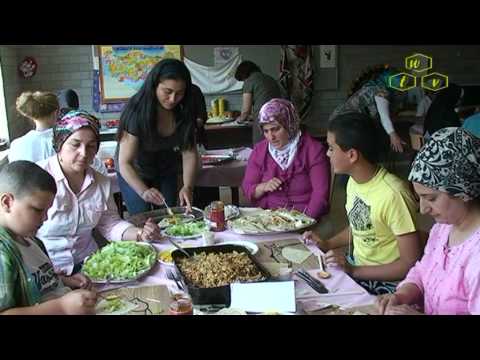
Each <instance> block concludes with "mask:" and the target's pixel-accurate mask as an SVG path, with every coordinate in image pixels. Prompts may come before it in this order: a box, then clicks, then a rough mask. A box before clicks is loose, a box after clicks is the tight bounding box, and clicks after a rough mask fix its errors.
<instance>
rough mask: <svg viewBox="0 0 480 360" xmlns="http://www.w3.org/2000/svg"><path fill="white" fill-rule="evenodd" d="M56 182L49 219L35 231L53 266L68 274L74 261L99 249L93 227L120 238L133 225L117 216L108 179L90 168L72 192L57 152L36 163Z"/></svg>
mask: <svg viewBox="0 0 480 360" xmlns="http://www.w3.org/2000/svg"><path fill="white" fill-rule="evenodd" d="M37 164H38V165H39V166H40V167H41V168H43V169H45V170H46V171H48V172H49V173H50V174H51V175H52V176H53V177H54V178H55V182H56V184H57V195H56V196H55V200H54V201H53V205H52V207H51V208H50V209H49V210H48V219H47V220H46V221H45V222H44V223H43V225H42V227H41V228H40V229H39V230H38V232H37V237H38V238H39V239H40V240H41V241H42V242H43V243H44V244H45V247H46V248H47V250H48V254H49V256H50V259H51V260H52V263H53V265H54V267H55V268H56V269H59V270H63V271H65V272H66V273H67V274H68V275H69V274H71V272H72V270H73V267H74V265H75V264H78V263H80V262H82V261H83V260H84V259H85V258H86V257H87V256H89V255H90V254H92V253H93V252H94V251H95V250H97V249H98V246H97V244H96V242H95V240H94V239H93V235H92V230H93V229H94V228H96V229H97V230H98V231H99V232H100V234H102V236H103V237H105V238H106V239H107V240H109V241H120V240H121V239H122V235H123V233H124V232H125V230H127V229H128V228H130V227H132V226H134V225H133V224H131V223H129V222H127V221H124V220H122V219H121V218H120V216H119V215H118V211H117V206H116V205H115V201H114V200H113V194H112V191H111V181H110V179H109V178H108V177H106V176H104V175H102V174H100V173H99V172H97V171H95V170H93V169H92V168H88V169H87V173H86V176H85V180H84V182H83V184H82V188H81V190H80V192H79V193H78V194H75V193H74V192H73V191H72V190H71V188H70V186H69V184H68V181H67V178H66V177H65V175H64V174H63V171H62V169H61V167H60V164H59V162H58V158H57V155H54V156H52V157H50V158H48V159H45V160H42V161H39V162H38V163H37Z"/></svg>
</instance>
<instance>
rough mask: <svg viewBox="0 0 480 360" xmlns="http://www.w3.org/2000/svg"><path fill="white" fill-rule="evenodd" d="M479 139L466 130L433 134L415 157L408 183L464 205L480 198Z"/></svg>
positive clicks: (439, 131)
mask: <svg viewBox="0 0 480 360" xmlns="http://www.w3.org/2000/svg"><path fill="white" fill-rule="evenodd" d="M479 165H480V139H479V138H477V137H476V136H475V135H472V134H470V133H469V132H468V131H465V129H462V128H457V127H447V128H443V129H440V130H438V131H437V132H435V133H434V134H433V135H432V137H431V138H430V140H429V141H428V142H427V143H426V144H425V146H424V147H423V148H422V149H421V150H420V152H419V153H418V154H417V156H416V157H415V160H414V162H413V164H412V170H411V171H410V175H409V176H408V180H409V181H414V182H416V183H419V184H422V185H425V186H427V187H430V188H433V189H436V190H439V191H442V192H446V193H448V194H450V195H452V196H455V197H458V198H460V199H462V200H463V201H469V200H473V199H478V198H480V167H479Z"/></svg>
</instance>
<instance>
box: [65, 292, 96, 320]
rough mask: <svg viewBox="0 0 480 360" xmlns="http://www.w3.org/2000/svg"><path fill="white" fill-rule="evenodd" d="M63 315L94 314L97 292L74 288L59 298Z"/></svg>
mask: <svg viewBox="0 0 480 360" xmlns="http://www.w3.org/2000/svg"><path fill="white" fill-rule="evenodd" d="M59 301H60V305H61V307H62V309H63V313H64V314H65V315H95V305H96V303H97V293H96V292H93V291H89V290H83V289H79V290H74V291H71V292H69V293H68V294H65V295H63V296H62V297H61V298H59Z"/></svg>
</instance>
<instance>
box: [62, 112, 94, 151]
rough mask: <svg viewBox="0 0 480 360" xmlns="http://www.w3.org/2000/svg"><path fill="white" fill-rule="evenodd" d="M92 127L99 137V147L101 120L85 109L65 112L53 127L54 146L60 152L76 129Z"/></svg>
mask: <svg viewBox="0 0 480 360" xmlns="http://www.w3.org/2000/svg"><path fill="white" fill-rule="evenodd" d="M85 127H86V128H89V129H91V130H92V131H93V132H94V134H95V136H96V138H97V149H98V147H99V146H100V122H99V120H98V119H97V118H96V117H95V116H93V115H91V114H89V113H87V112H86V111H83V110H74V111H70V112H68V113H67V114H65V115H64V116H63V117H62V118H61V119H60V120H58V121H57V123H56V124H55V126H54V128H53V148H54V149H55V151H56V152H57V153H59V152H60V149H61V148H62V145H63V144H64V142H65V141H66V140H67V139H68V137H69V136H70V135H72V134H73V133H74V132H75V131H77V130H79V129H81V128H85Z"/></svg>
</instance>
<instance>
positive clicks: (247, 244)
mask: <svg viewBox="0 0 480 360" xmlns="http://www.w3.org/2000/svg"><path fill="white" fill-rule="evenodd" d="M218 245H239V246H244V247H246V248H247V249H248V251H250V254H252V255H255V254H256V253H257V252H258V246H257V245H256V244H254V243H252V242H250V241H241V240H238V241H226V242H224V243H220V244H218Z"/></svg>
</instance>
